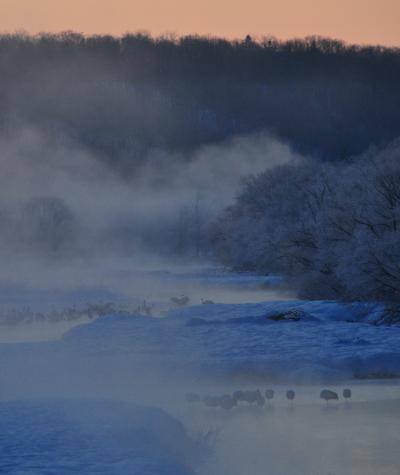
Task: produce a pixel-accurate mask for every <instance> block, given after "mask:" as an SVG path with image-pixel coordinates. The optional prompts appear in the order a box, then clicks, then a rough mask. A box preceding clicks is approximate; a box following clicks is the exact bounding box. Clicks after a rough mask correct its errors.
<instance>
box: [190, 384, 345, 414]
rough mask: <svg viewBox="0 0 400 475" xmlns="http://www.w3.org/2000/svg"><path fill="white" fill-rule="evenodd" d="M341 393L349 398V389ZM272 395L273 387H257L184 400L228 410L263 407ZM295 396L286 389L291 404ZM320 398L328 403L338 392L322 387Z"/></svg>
mask: <svg viewBox="0 0 400 475" xmlns="http://www.w3.org/2000/svg"><path fill="white" fill-rule="evenodd" d="M342 395H343V398H344V399H345V400H346V401H347V400H349V399H351V397H352V392H351V389H348V388H346V389H344V390H343V393H342ZM274 397H275V391H274V390H273V389H267V390H266V391H265V393H264V394H263V393H262V392H261V391H260V390H259V389H256V390H255V391H235V392H234V393H233V394H223V395H222V396H209V395H207V396H203V397H201V396H200V395H199V394H196V393H188V394H186V401H187V402H188V403H196V402H197V403H200V402H202V403H203V404H204V405H205V406H206V407H214V408H221V409H226V410H230V409H233V408H234V407H236V406H239V405H243V404H245V405H253V406H258V407H263V406H264V405H265V403H266V402H267V404H271V401H272V400H273V399H274ZM295 398H296V393H295V391H294V390H293V389H289V390H288V391H286V399H287V400H288V401H290V403H291V404H293V401H294V400H295ZM320 398H321V399H323V400H324V401H326V403H327V404H328V403H329V401H338V400H339V394H338V393H337V392H335V391H332V390H330V389H323V390H322V391H321V393H320Z"/></svg>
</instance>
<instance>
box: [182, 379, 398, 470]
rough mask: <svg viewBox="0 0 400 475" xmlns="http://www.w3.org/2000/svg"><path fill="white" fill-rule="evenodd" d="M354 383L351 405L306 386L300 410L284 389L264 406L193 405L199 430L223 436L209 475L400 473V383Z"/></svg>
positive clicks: (191, 416) (191, 420) (216, 442)
mask: <svg viewBox="0 0 400 475" xmlns="http://www.w3.org/2000/svg"><path fill="white" fill-rule="evenodd" d="M349 384H350V385H352V387H353V390H354V391H353V393H354V398H353V400H352V401H351V402H350V403H349V402H344V401H343V399H341V401H339V402H333V403H330V404H328V405H326V403H324V402H323V401H321V400H319V389H320V388H317V387H307V386H305V387H299V388H296V400H295V402H294V404H293V406H291V405H290V404H289V403H288V401H286V400H285V398H284V394H285V392H284V388H283V387H282V388H279V387H278V388H277V394H276V400H274V402H273V403H272V404H271V405H270V406H266V407H264V408H246V407H240V408H236V409H235V410H233V411H223V410H215V409H207V408H205V407H203V406H202V405H201V404H199V405H197V406H194V405H191V406H190V407H187V410H186V413H183V414H182V417H183V418H185V419H186V420H187V424H188V426H189V427H190V428H191V430H192V431H193V432H196V431H197V432H203V433H207V432H208V431H210V434H211V433H212V434H214V435H215V437H214V438H213V446H214V450H215V456H214V457H213V458H212V459H211V460H209V461H208V462H207V463H206V464H205V465H204V466H203V467H202V469H201V471H200V473H201V475H228V474H229V475H243V474H247V473H248V474H252V475H261V474H262V475H265V474H271V475H398V474H399V473H400V459H399V455H398V454H399V450H398V447H399V444H400V431H399V420H400V419H399V418H400V399H399V396H400V385H399V384H398V383H397V382H394V383H376V384H374V383H371V384H356V385H353V384H352V383H349ZM333 389H335V390H338V392H339V394H341V388H333Z"/></svg>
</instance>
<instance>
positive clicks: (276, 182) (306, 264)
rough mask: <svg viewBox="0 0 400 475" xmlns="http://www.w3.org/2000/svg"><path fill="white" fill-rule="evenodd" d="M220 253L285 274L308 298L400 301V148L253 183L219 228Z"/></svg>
mask: <svg viewBox="0 0 400 475" xmlns="http://www.w3.org/2000/svg"><path fill="white" fill-rule="evenodd" d="M216 252H217V254H218V256H219V257H220V258H221V259H222V261H223V262H224V263H225V264H227V265H229V266H231V267H234V268H238V269H251V270H257V271H262V272H278V273H281V274H285V275H287V276H288V277H290V278H292V279H293V280H295V281H296V283H297V285H298V287H299V289H300V294H301V295H303V296H305V297H309V298H320V297H324V298H343V299H346V300H361V299H377V300H384V301H388V302H400V144H399V143H394V144H393V145H391V146H390V147H388V148H386V149H385V150H384V151H381V152H377V151H370V152H369V153H367V154H365V155H363V156H361V157H359V158H357V159H354V160H352V161H348V162H345V163H342V164H334V165H333V164H329V165H327V164H324V163H321V162H315V161H304V162H302V163H296V164H287V165H285V166H282V167H279V168H276V169H273V170H271V171H267V172H265V173H263V174H261V175H259V176H257V177H255V178H252V179H251V180H249V181H248V182H247V183H246V185H245V187H244V188H243V189H242V192H241V193H240V194H239V196H238V198H237V199H236V202H235V203H234V204H233V205H232V206H231V207H230V208H229V209H228V210H226V212H225V214H224V216H223V218H222V219H221V221H220V224H219V225H218V226H217V230H216Z"/></svg>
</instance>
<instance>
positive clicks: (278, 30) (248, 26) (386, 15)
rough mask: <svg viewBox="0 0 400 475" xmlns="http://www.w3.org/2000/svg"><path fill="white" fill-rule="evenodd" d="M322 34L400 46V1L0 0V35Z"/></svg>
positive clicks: (284, 36)
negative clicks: (144, 32)
mask: <svg viewBox="0 0 400 475" xmlns="http://www.w3.org/2000/svg"><path fill="white" fill-rule="evenodd" d="M17 30H26V31H28V32H31V33H36V32H40V31H65V30H75V31H79V32H83V33H88V34H90V33H112V34H117V35H120V34H123V33H126V32H128V31H137V30H147V31H149V32H151V33H152V34H155V35H157V34H161V33H168V32H175V33H177V34H179V35H181V34H187V33H200V34H211V35H215V36H227V37H236V38H242V37H244V36H245V35H246V34H248V33H250V34H253V35H255V36H257V35H260V36H261V35H268V34H272V35H275V36H277V37H278V38H282V39H283V38H288V37H303V36H306V35H309V34H317V35H324V36H331V37H335V38H341V39H344V40H346V41H348V42H357V43H380V44H386V45H396V46H400V0H273V1H272V0H147V1H144V0H0V31H1V32H14V31H17Z"/></svg>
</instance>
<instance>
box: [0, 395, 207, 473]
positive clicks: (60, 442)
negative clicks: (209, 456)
mask: <svg viewBox="0 0 400 475" xmlns="http://www.w3.org/2000/svg"><path fill="white" fill-rule="evenodd" d="M0 419H1V430H0V473H2V474H8V475H21V474H37V475H44V474H47V475H50V474H54V475H64V474H71V473H74V474H79V475H84V474H85V475H86V474H107V475H111V474H112V475H126V474H135V475H136V474H137V475H160V474H163V475H190V474H193V473H194V472H193V470H192V468H191V464H192V463H193V461H194V460H196V459H198V458H200V457H201V455H202V454H201V450H202V448H201V446H200V445H199V444H196V443H195V442H194V441H192V440H191V439H190V438H189V437H188V435H187V434H186V431H185V429H184V427H183V425H182V424H181V423H180V422H179V421H177V420H176V419H174V418H173V417H171V416H169V415H168V414H166V413H165V412H164V411H162V410H161V409H154V408H147V407H140V406H136V405H134V404H127V403H123V402H118V403H116V402H109V401H96V400H94V401H93V400H90V401H85V400H75V401H74V400H72V401H71V400H70V401H66V400H58V401H53V400H44V401H43V400H42V401H32V400H25V401H16V402H15V401H13V402H3V403H0Z"/></svg>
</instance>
